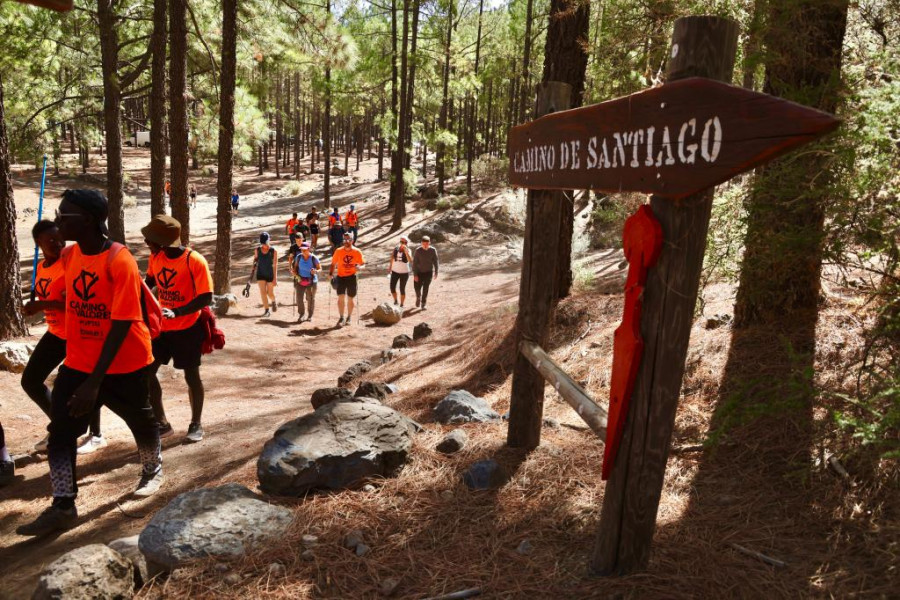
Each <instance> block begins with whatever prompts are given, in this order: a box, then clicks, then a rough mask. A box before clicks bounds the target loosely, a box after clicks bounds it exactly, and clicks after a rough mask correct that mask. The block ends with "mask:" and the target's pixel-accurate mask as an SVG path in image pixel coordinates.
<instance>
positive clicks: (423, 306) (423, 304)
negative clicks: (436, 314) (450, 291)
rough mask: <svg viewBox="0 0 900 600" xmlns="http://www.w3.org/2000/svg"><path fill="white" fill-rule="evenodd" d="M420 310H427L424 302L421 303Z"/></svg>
mask: <svg viewBox="0 0 900 600" xmlns="http://www.w3.org/2000/svg"><path fill="white" fill-rule="evenodd" d="M422 310H428V309H427V308H425V303H424V302H423V303H422Z"/></svg>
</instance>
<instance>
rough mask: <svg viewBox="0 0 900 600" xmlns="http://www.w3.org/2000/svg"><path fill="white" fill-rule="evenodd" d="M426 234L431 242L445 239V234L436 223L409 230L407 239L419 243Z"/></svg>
mask: <svg viewBox="0 0 900 600" xmlns="http://www.w3.org/2000/svg"><path fill="white" fill-rule="evenodd" d="M426 235H427V236H428V237H430V238H431V241H432V242H445V241H447V236H446V235H444V232H443V231H442V230H441V229H440V228H439V227H438V225H437V224H434V223H432V224H429V225H426V226H424V227H420V228H418V229H414V230H413V231H411V232H410V234H409V239H410V240H411V241H413V242H416V243H419V242H421V241H422V238H423V237H425V236H426Z"/></svg>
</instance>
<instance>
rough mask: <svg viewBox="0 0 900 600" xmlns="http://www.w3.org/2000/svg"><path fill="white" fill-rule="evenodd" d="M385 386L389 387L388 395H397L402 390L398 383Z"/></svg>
mask: <svg viewBox="0 0 900 600" xmlns="http://www.w3.org/2000/svg"><path fill="white" fill-rule="evenodd" d="M385 386H386V387H387V390H388V393H391V394H396V393H397V392H399V391H400V388H399V387H398V386H397V384H396V383H386V384H385Z"/></svg>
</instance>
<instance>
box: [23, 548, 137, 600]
mask: <svg viewBox="0 0 900 600" xmlns="http://www.w3.org/2000/svg"><path fill="white" fill-rule="evenodd" d="M133 596H134V567H133V566H132V564H131V561H130V560H128V559H127V558H125V557H124V556H122V555H121V554H119V553H118V552H116V551H115V550H113V549H112V548H110V547H109V546H105V545H103V544H90V545H89V546H82V547H81V548H76V549H75V550H72V551H71V552H67V553H65V554H63V555H62V556H60V557H59V558H57V559H56V560H55V561H53V562H52V563H50V564H49V565H47V566H46V567H45V568H44V570H43V571H42V572H41V574H40V577H39V578H38V583H37V587H36V588H35V590H34V594H33V595H32V598H33V599H35V600H49V599H51V598H52V599H62V598H64V599H65V600H88V599H91V600H94V599H97V600H100V599H110V600H113V599H116V600H118V599H121V598H131V597H133Z"/></svg>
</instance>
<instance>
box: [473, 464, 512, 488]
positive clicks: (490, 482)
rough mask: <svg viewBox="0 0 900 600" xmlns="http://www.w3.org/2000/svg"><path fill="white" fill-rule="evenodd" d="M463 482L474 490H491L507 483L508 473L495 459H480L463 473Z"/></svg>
mask: <svg viewBox="0 0 900 600" xmlns="http://www.w3.org/2000/svg"><path fill="white" fill-rule="evenodd" d="M463 482H464V483H465V484H466V485H467V486H469V489H472V490H489V489H493V488H498V487H500V486H502V485H503V484H504V483H506V473H505V472H504V471H503V467H501V466H500V465H499V464H498V463H497V461H495V460H480V461H478V462H477V463H475V464H473V465H472V466H471V467H469V470H468V471H466V472H465V473H463Z"/></svg>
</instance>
